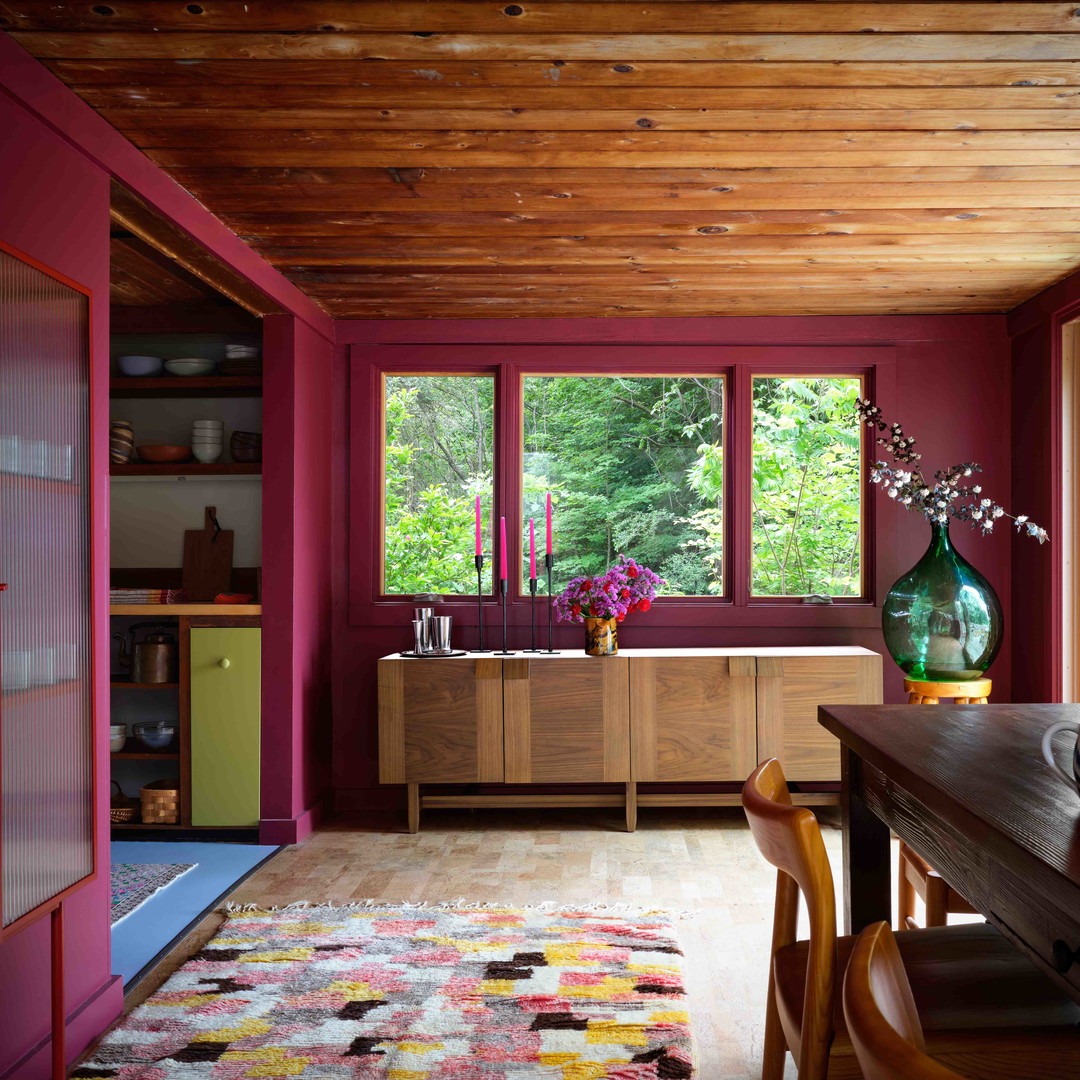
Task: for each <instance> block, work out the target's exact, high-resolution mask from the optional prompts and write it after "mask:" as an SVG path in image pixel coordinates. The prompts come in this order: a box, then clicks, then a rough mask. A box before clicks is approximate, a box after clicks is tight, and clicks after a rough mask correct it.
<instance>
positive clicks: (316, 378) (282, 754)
mask: <svg viewBox="0 0 1080 1080" xmlns="http://www.w3.org/2000/svg"><path fill="white" fill-rule="evenodd" d="M263 345H264V349H263V351H264V381H265V385H264V403H263V407H264V415H263V424H264V431H265V435H266V438H265V439H264V462H263V492H264V494H263V499H264V501H263V516H264V528H263V584H264V590H263V592H264V595H263V743H262V790H263V799H262V801H263V807H262V817H263V823H262V830H261V832H262V839H263V842H268V843H295V842H296V841H297V840H299V839H302V838H303V836H304V835H306V833H307V831H309V830H310V827H311V821H312V816H311V815H312V811H313V809H314V808H315V807H316V806H317V804H318V803H319V801H320V798H321V796H322V793H323V791H324V789H325V787H326V783H327V774H328V769H327V767H326V762H327V761H328V757H329V746H328V744H329V712H330V642H329V630H330V554H329V547H330V542H331V526H330V492H331V479H330V477H331V470H332V468H333V465H334V456H333V454H332V450H331V415H330V398H331V392H332V384H331V368H332V362H333V352H334V349H333V346H332V344H331V343H330V342H329V341H327V340H326V339H325V338H324V337H322V336H321V335H320V334H318V333H316V332H315V331H314V330H312V329H311V328H310V327H309V326H307V324H306V323H304V322H302V321H301V320H299V319H295V318H293V317H292V316H288V315H272V316H269V317H267V319H266V320H265V323H264V336H263Z"/></svg>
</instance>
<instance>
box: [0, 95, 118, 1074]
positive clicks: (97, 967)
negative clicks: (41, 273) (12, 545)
mask: <svg viewBox="0 0 1080 1080" xmlns="http://www.w3.org/2000/svg"><path fill="white" fill-rule="evenodd" d="M0 161H3V162H4V172H5V180H4V197H3V199H0V237H2V238H3V239H4V241H5V242H6V243H8V244H11V245H13V246H14V247H16V248H19V249H20V250H21V251H23V252H25V253H26V254H27V255H30V256H31V257H33V258H35V259H38V260H40V261H41V262H42V263H45V264H46V265H48V266H50V267H51V268H52V269H54V270H56V271H58V272H59V273H61V274H64V275H65V276H67V277H68V278H70V279H72V280H73V281H77V282H79V283H80V284H81V285H83V286H85V287H86V288H88V289H91V290H93V298H92V301H91V303H92V308H91V318H92V334H93V340H92V342H91V363H92V364H93V365H94V381H93V387H92V395H93V405H94V408H95V411H96V413H97V415H99V416H108V392H109V389H108V368H109V363H108V361H109V342H108V322H109V185H108V178H107V177H106V176H105V174H104V173H102V172H101V171H100V170H99V169H96V168H95V167H93V166H92V165H91V164H90V163H89V162H88V161H86V160H85V159H84V158H82V157H80V156H79V155H78V154H76V153H75V152H74V151H73V150H72V149H70V147H68V146H66V145H65V144H64V143H63V142H61V141H60V140H59V139H57V138H56V137H54V136H53V135H52V134H51V133H50V132H49V131H47V130H46V129H45V128H44V127H43V126H42V125H41V124H40V123H39V122H38V121H37V120H36V119H34V118H33V117H32V116H30V115H29V114H28V113H27V112H25V111H24V110H23V109H22V108H20V107H19V106H17V105H15V104H14V103H12V102H11V101H9V100H8V99H7V98H4V97H0ZM107 454H108V446H107V437H106V433H105V427H104V425H102V426H101V428H100V430H99V431H98V432H97V433H96V437H95V439H94V445H93V456H92V461H93V468H94V471H95V474H96V475H97V476H98V477H105V478H107V476H108V464H107ZM107 500H108V485H107V484H100V485H99V487H98V490H97V498H96V499H95V502H94V506H93V516H94V520H93V529H94V532H95V533H96V535H97V536H99V537H106V538H107V532H108V502H107ZM108 560H109V547H108V543H107V542H106V543H104V544H102V545H100V546H99V548H98V558H97V564H96V566H95V567H94V573H95V577H96V579H97V581H98V583H99V584H100V585H101V586H102V588H107V586H108V573H109V565H108ZM102 595H107V593H102ZM95 630H96V632H97V633H98V635H99V639H100V640H104V641H107V640H108V631H109V627H108V617H107V615H106V614H105V612H104V611H102V612H100V613H99V614H98V615H97V617H96V623H95ZM107 657H108V650H104V651H102V653H101V654H100V656H99V660H98V665H97V669H96V670H95V672H94V695H95V703H96V707H97V727H98V731H97V733H96V736H97V740H98V746H99V747H101V748H102V749H101V750H100V752H99V762H98V766H99V767H98V775H97V781H98V791H99V795H100V798H99V802H100V807H99V812H98V817H97V822H98V825H97V827H98V844H99V852H100V853H101V859H102V870H103V873H102V875H101V876H100V877H99V878H98V880H96V881H94V882H92V883H91V884H89V885H87V886H86V887H85V888H84V889H82V890H81V891H80V892H78V893H76V894H75V895H74V896H72V898H71V899H70V900H68V901H66V902H65V905H64V907H65V923H66V927H67V937H66V947H65V950H64V969H65V975H66V980H67V1008H68V1012H69V1051H70V1052H71V1054H72V1056H74V1054H75V1053H77V1052H79V1051H80V1050H82V1048H83V1047H84V1046H85V1045H86V1044H87V1043H88V1042H89V1041H90V1040H91V1039H93V1038H94V1037H96V1035H97V1034H98V1033H99V1032H100V1030H101V1028H102V1027H103V1026H104V1025H105V1024H107V1023H109V1022H110V1021H111V1020H112V1019H113V1018H114V1017H115V1016H116V1015H117V1014H118V1013H119V1010H120V1008H121V1005H122V993H121V988H120V986H119V983H118V982H117V981H114V980H113V979H112V976H111V974H110V968H109V915H108V910H109V907H108V895H109V891H108V886H109V868H108V842H109V828H108V785H109V776H108V772H109V762H108V755H107V751H106V750H105V749H104V747H105V744H106V743H107V741H108V732H107V731H106V728H107V727H108V722H109V721H108V716H109V688H108V670H107V667H106V664H107ZM48 933H49V931H48V920H47V919H46V920H44V921H42V922H39V923H37V924H35V925H34V926H31V927H29V928H28V929H27V930H25V931H24V932H23V933H22V934H20V935H18V936H17V937H15V938H13V939H12V940H10V941H8V942H7V943H6V944H4V945H0V1076H5V1075H6V1074H8V1072H9V1071H10V1070H12V1069H16V1070H17V1071H16V1072H14V1073H12V1075H13V1076H17V1077H18V1078H19V1080H37V1078H39V1077H44V1076H47V1075H48V1066H49V1063H48V1055H47V1053H38V1054H36V1055H33V1056H32V1057H29V1058H28V1057H27V1055H31V1054H32V1052H33V1051H34V1049H35V1048H36V1047H38V1046H39V1045H40V1044H41V1043H42V1042H43V1040H44V1039H45V1038H46V1037H47V1035H48V1033H49V966H48V958H49V937H48ZM80 1009H82V1010H83V1011H82V1012H81V1013H80V1014H79V1015H78V1016H77V1017H72V1016H71V1014H72V1013H73V1012H75V1011H77V1010H80Z"/></svg>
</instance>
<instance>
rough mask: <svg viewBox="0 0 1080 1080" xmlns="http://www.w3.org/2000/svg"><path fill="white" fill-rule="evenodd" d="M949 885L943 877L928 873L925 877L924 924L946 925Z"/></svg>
mask: <svg viewBox="0 0 1080 1080" xmlns="http://www.w3.org/2000/svg"><path fill="white" fill-rule="evenodd" d="M948 901H949V886H948V885H947V884H946V883H945V879H944V878H940V877H938V875H937V874H930V875H929V877H927V879H926V925H927V927H931V926H946V925H948V922H949V903H948Z"/></svg>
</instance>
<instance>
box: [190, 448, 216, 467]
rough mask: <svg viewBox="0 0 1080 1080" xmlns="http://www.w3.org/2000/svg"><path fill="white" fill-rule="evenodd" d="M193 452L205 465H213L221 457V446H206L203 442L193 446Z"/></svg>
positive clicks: (197, 459)
mask: <svg viewBox="0 0 1080 1080" xmlns="http://www.w3.org/2000/svg"><path fill="white" fill-rule="evenodd" d="M191 452H192V453H193V454H194V455H195V460H196V461H198V462H200V463H201V464H203V465H213V464H214V462H215V461H217V459H218V458H219V457H221V447H220V446H206V445H204V444H202V443H196V444H195V445H194V446H192V448H191Z"/></svg>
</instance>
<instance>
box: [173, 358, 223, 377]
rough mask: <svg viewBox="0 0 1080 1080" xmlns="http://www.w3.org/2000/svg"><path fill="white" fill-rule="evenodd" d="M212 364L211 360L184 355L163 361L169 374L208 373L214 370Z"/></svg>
mask: <svg viewBox="0 0 1080 1080" xmlns="http://www.w3.org/2000/svg"><path fill="white" fill-rule="evenodd" d="M214 366H215V365H214V361H213V360H203V359H200V358H199V357H196V356H189V357H185V358H184V359H181V360H166V361H165V370H166V371H167V372H168V373H169V374H170V375H181V376H192V375H210V374H212V372H213V370H214Z"/></svg>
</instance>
